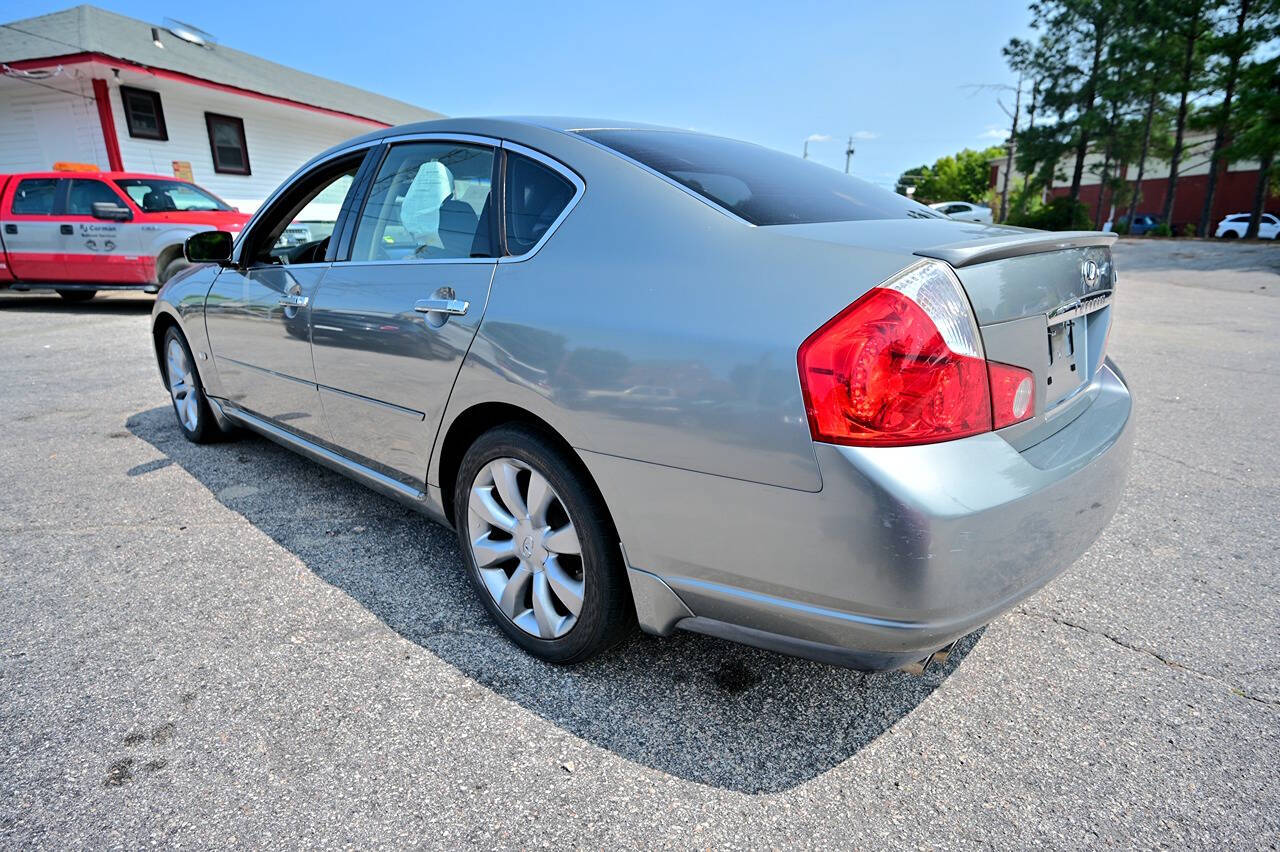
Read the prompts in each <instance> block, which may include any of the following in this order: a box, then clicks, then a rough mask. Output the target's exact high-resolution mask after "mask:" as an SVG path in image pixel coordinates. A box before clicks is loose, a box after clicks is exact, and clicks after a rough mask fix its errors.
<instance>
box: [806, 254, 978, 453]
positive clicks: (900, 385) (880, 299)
mask: <svg viewBox="0 0 1280 852" xmlns="http://www.w3.org/2000/svg"><path fill="white" fill-rule="evenodd" d="M798 359H799V367H800V381H801V385H802V387H803V389H804V396H805V406H806V408H807V410H808V414H809V428H810V431H811V432H812V434H813V437H814V440H817V441H826V442H829V443H836V444H853V445H858V446H901V445H904V444H925V443H932V442H936V441H947V440H951V439H953V438H962V437H964V436H966V435H974V434H977V433H979V432H986V431H989V430H990V429H991V426H992V410H991V389H990V385H989V379H988V375H987V362H986V359H985V358H984V357H983V355H982V348H981V343H980V342H979V339H978V330H977V326H976V324H975V322H974V320H973V315H972V312H971V310H970V308H969V303H968V300H967V299H966V298H965V296H964V293H963V291H962V290H961V289H960V283H959V282H958V281H956V280H955V278H954V275H953V274H952V273H951V272H950V269H948V268H947V267H946V266H945V265H943V264H940V263H936V262H932V261H926V262H924V263H922V264H918V265H916V266H914V267H911V268H910V269H908V270H906V271H904V272H903V273H902V274H900V275H899V276H896V277H895V278H894V279H891V280H890V281H888V282H886V283H885V284H882V285H881V286H879V287H876V288H874V289H872V290H871V291H870V292H869V293H867V294H866V295H865V296H863V297H862V298H861V299H859V300H858V301H856V302H854V303H853V304H852V305H850V306H849V307H848V308H846V309H845V310H844V311H842V312H841V313H840V314H839V315H837V316H836V317H835V318H834V319H832V320H830V321H829V322H828V323H826V325H824V326H823V327H822V328H820V329H818V330H817V331H816V332H814V333H813V334H812V335H810V336H809V338H808V339H807V340H806V341H805V342H804V343H803V344H802V345H801V347H800V351H799V355H798Z"/></svg>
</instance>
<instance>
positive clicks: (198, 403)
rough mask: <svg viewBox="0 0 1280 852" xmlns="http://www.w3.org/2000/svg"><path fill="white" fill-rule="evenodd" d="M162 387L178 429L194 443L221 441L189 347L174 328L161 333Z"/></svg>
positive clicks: (220, 435)
mask: <svg viewBox="0 0 1280 852" xmlns="http://www.w3.org/2000/svg"><path fill="white" fill-rule="evenodd" d="M160 352H161V357H162V358H163V361H164V378H165V384H166V385H167V386H168V388H169V398H170V399H171V400H172V402H173V413H174V414H175V415H176V416H177V418H178V428H179V429H181V430H182V434H183V435H184V436H185V437H186V439H187V440H188V441H191V442H192V443H193V444H210V443H213V442H214V441H218V440H221V439H222V437H223V432H222V430H221V429H219V428H218V424H217V422H216V421H215V420H214V419H213V411H212V410H211V409H210V408H209V400H208V398H207V397H206V396H205V395H204V385H203V384H202V383H201V382H200V373H199V372H198V371H197V370H196V359H195V358H193V357H191V347H189V346H188V345H187V339H186V338H185V337H184V336H183V334H182V332H181V331H179V330H178V327H177V326H170V327H169V329H168V330H167V331H166V332H165V333H164V343H163V348H162V349H161V350H160Z"/></svg>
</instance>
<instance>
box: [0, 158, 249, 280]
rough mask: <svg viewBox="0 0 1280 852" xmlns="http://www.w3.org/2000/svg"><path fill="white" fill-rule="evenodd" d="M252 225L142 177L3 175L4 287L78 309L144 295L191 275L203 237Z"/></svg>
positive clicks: (0, 237)
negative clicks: (116, 293) (186, 249)
mask: <svg viewBox="0 0 1280 852" xmlns="http://www.w3.org/2000/svg"><path fill="white" fill-rule="evenodd" d="M248 220H249V216H248V215H247V214H245V213H241V212H239V211H238V210H236V209H234V208H232V207H229V206H228V205H227V203H226V202H224V201H223V200H222V199H220V198H218V197H217V196H215V195H213V194H212V193H210V192H208V191H207V190H204V189H201V188H200V187H198V186H196V185H195V184H193V183H188V182H187V181H183V180H176V179H174V178H171V177H165V176H163V175H147V174H137V173H134V172H35V173H31V174H21V175H0V287H5V286H8V287H10V288H12V289H14V290H33V289H41V290H45V289H52V290H56V291H57V292H58V294H59V295H60V296H62V297H63V298H64V299H67V300H69V301H76V302H79V301H85V300H88V299H92V298H93V296H94V294H95V293H97V292H98V291H99V290H145V291H146V292H148V293H154V292H156V291H157V290H159V288H160V285H161V284H163V283H164V282H165V281H167V280H168V279H169V278H171V277H173V275H174V274H175V273H176V272H178V270H180V269H182V268H183V267H185V266H187V261H186V259H185V258H184V257H183V255H182V244H183V242H184V241H185V240H186V238H187V237H189V236H191V235H192V234H194V233H196V232H198V231H209V230H220V231H231V232H233V233H235V232H238V231H239V230H240V229H241V228H243V227H244V224H245V222H247V221H248Z"/></svg>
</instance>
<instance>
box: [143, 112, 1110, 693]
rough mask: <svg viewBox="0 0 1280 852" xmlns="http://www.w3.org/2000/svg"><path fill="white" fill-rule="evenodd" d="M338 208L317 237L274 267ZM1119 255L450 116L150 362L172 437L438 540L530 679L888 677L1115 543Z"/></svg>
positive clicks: (625, 133) (275, 202)
mask: <svg viewBox="0 0 1280 852" xmlns="http://www.w3.org/2000/svg"><path fill="white" fill-rule="evenodd" d="M593 128H596V129H593ZM602 128H603V129H602ZM339 181H345V182H346V183H345V186H346V187H347V189H346V198H345V199H344V202H343V204H342V205H341V207H340V210H341V212H340V214H339V218H338V220H337V222H336V223H335V226H334V228H333V231H332V233H331V234H330V235H329V236H328V237H325V238H321V239H319V240H316V241H314V242H313V243H311V244H306V245H303V246H300V247H297V248H295V249H290V250H287V251H285V252H283V253H281V252H280V251H279V250H278V249H276V248H275V246H276V243H277V240H278V237H279V235H280V234H282V233H283V232H284V231H285V230H286V229H287V228H288V226H289V224H290V222H291V221H292V220H293V218H294V216H295V211H296V210H298V209H299V208H300V207H302V206H304V205H306V204H307V203H308V200H309V199H311V198H313V197H316V196H317V195H318V194H321V193H325V192H328V191H330V187H332V186H334V185H337V182H339ZM779 187H785V188H786V191H785V192H782V191H779V189H778V188H779ZM491 188H492V189H493V190H494V191H492V192H491ZM499 190H500V191H499ZM1114 239H1115V237H1114V236H1113V235H1109V234H1101V233H1096V232H1059V233H1052V234H1048V233H1043V232H1035V231H1027V230H1025V229H1014V228H1003V227H991V226H986V227H982V226H975V225H972V224H965V223H959V222H955V221H952V220H949V219H947V218H945V217H942V216H940V215H939V214H937V213H935V212H934V211H932V210H930V209H929V208H927V207H924V206H922V205H920V204H917V203H915V202H913V201H911V200H910V199H907V198H904V197H902V196H899V195H896V194H894V193H892V192H888V191H885V190H881V189H878V188H876V187H873V186H871V185H869V184H866V183H864V182H862V181H859V180H857V179H854V178H851V177H849V176H846V175H843V174H840V173H839V172H836V171H833V170H831V169H827V168H825V167H822V166H817V165H814V164H813V163H810V162H806V161H803V160H801V159H798V158H795V157H790V156H788V155H785V154H781V153H778V152H775V151H772V150H769V149H766V148H761V147H758V146H755V145H749V144H746V143H742V142H736V141H733V140H729V139H721V138H716V137H712V136H705V135H701V134H697V133H688V132H680V131H666V130H661V129H655V128H651V127H649V128H643V127H631V126H620V125H618V124H617V123H616V122H610V123H601V122H590V121H581V122H578V121H566V120H552V119H546V120H506V119H504V120H498V119H472V120H467V119H449V120H442V121H436V122H429V123H422V124H414V125H409V126H404V127H398V128H393V129H388V130H383V131H378V132H376V133H373V134H370V135H368V136H364V137H361V138H358V139H355V140H352V141H351V142H349V143H346V144H344V145H341V146H338V147H336V148H333V149H331V150H329V151H328V152H326V153H324V154H322V155H320V156H318V157H317V158H315V159H314V160H312V161H311V162H310V163H308V164H306V165H305V166H304V167H303V168H302V169H301V170H299V171H298V172H297V173H296V174H295V175H294V176H292V177H291V178H289V179H288V180H287V181H286V182H285V184H284V185H283V186H282V187H281V188H280V189H278V190H277V191H276V193H275V194H274V195H273V196H272V197H271V198H270V199H268V200H267V202H266V203H265V204H264V205H263V206H262V208H261V209H260V210H259V211H258V212H257V213H256V214H255V216H254V218H253V220H252V221H251V222H250V223H249V224H248V225H247V226H246V228H245V230H244V231H243V232H242V233H241V235H240V237H239V239H236V240H234V242H233V237H232V235H231V234H230V233H226V232H217V231H211V232H206V233H201V234H196V235H194V236H192V237H190V238H189V239H188V240H187V247H186V251H187V256H188V257H189V258H190V259H191V260H192V261H198V262H205V263H208V264H209V265H207V266H203V267H201V268H199V269H196V270H194V271H192V272H191V273H189V274H187V275H184V276H183V277H181V278H180V279H177V280H174V281H172V282H170V283H169V284H168V285H167V286H166V287H165V288H164V289H163V290H162V291H161V292H160V295H159V297H158V299H157V302H156V306H155V310H154V313H153V323H152V335H153V341H154V345H155V351H156V355H157V359H158V363H159V367H160V372H161V375H162V377H163V379H164V381H165V383H166V385H167V387H168V390H169V392H170V395H171V397H172V400H173V407H174V411H175V413H176V415H177V420H178V426H179V428H180V429H181V431H182V432H183V434H184V435H186V437H187V438H188V439H190V440H192V441H195V442H206V441H212V440H215V439H219V438H222V437H224V436H225V435H226V434H228V433H231V432H233V431H234V430H235V429H236V428H237V427H247V428H248V429H251V430H253V431H256V432H259V433H261V434H262V435H265V436H267V437H268V438H270V439H272V440H275V441H277V442H279V443H281V444H282V445H284V446H286V447H289V448H291V449H293V450H296V451H297V452H299V453H301V454H302V455H304V456H307V457H309V458H311V459H313V460H315V461H318V462H320V463H321V464H325V465H328V466H329V467H332V468H333V469H335V470H338V471H340V472H342V473H344V474H346V475H348V476H350V477H352V478H354V479H356V480H357V481H360V482H362V483H364V484H366V485H368V486H370V487H371V488H373V489H375V490H377V491H380V492H382V493H384V494H386V495H389V496H391V497H394V498H396V499H398V500H401V501H403V502H404V503H406V504H408V505H410V506H412V507H414V508H415V509H417V510H419V511H421V512H423V513H425V514H426V515H428V516H430V517H432V518H434V519H436V520H438V521H440V522H441V523H445V524H448V525H451V526H452V527H453V528H454V529H455V530H456V532H457V535H458V539H459V542H460V545H461V553H462V559H463V560H464V566H463V567H464V570H465V571H466V573H467V576H468V577H469V578H470V581H471V583H472V585H473V587H474V589H475V591H476V594H477V595H478V597H479V599H480V601H481V602H482V604H483V606H484V607H485V608H486V609H487V610H488V613H489V615H490V616H491V617H492V618H493V620H494V621H495V622H496V623H497V624H498V626H499V627H500V628H501V629H502V630H503V631H504V632H505V633H506V634H507V636H509V637H510V638H511V639H512V640H513V641H514V642H515V643H517V644H518V645H519V646H521V647H522V648H524V649H525V650H527V651H528V652H530V653H531V654H534V655H536V656H538V657H541V658H543V659H545V660H551V661H555V662H561V663H568V662H576V661H580V660H584V659H586V658H588V657H590V656H591V655H593V654H596V653H598V652H600V651H602V650H603V649H605V648H608V647H609V646H611V645H612V644H614V643H615V642H617V641H619V640H620V639H622V638H623V637H625V636H627V635H628V633H629V632H630V631H631V629H632V628H633V626H634V625H635V624H636V623H637V622H638V623H639V626H640V627H641V628H642V629H644V630H646V631H648V632H651V633H656V634H668V633H670V632H671V631H672V630H674V629H675V628H683V629H687V630H693V631H698V632H702V633H706V634H711V635H713V636H718V637H722V638H727V639H732V640H735V641H739V642H746V643H748V644H752V645H758V646H761V647H765V648H771V649H774V650H778V651H783V652H786V653H791V654H798V655H800V656H805V657H811V658H815V659H819V660H825V661H828V662H832V663H839V664H843V665H848V666H854V667H857V668H862V669H872V670H881V669H892V668H895V667H900V666H904V665H909V664H913V663H914V664H917V665H918V664H919V661H922V660H928V659H930V658H932V657H933V655H935V653H938V652H941V651H942V650H943V649H946V648H948V647H949V646H950V644H951V643H952V642H954V640H956V639H957V638H958V637H960V636H963V635H965V634H967V633H969V632H970V631H972V630H974V629H975V628H977V627H979V626H981V625H983V624H985V623H987V622H988V621H990V620H991V619H992V618H994V617H995V616H996V615H997V614H999V613H1001V612H1003V611H1004V610H1006V609H1008V608H1009V607H1011V606H1013V605H1015V604H1016V603H1017V602H1018V601H1020V600H1022V599H1023V598H1025V597H1026V596H1027V595H1029V594H1031V593H1032V592H1033V591H1035V590H1036V589H1038V588H1039V587H1041V586H1042V585H1044V584H1045V583H1047V582H1048V581H1049V580H1050V579H1052V578H1053V577H1054V576H1055V575H1056V574H1058V573H1059V572H1060V571H1062V570H1063V569H1064V568H1065V567H1066V566H1068V565H1070V564H1071V562H1072V561H1074V560H1075V559H1076V557H1078V556H1079V555H1080V554H1081V553H1082V552H1084V550H1085V549H1086V548H1087V547H1088V546H1089V545H1090V543H1091V542H1092V541H1093V540H1094V538H1095V536H1097V535H1098V533H1099V532H1100V531H1101V530H1102V528H1103V527H1104V526H1105V525H1106V523H1107V521H1108V519H1109V518H1110V517H1111V514H1112V513H1113V512H1114V511H1115V509H1116V506H1117V504H1118V502H1119V500H1120V493H1121V489H1122V488H1123V484H1124V478H1125V472H1126V469H1127V466H1128V458H1129V452H1130V443H1131V440H1132V431H1133V430H1132V429H1131V428H1130V426H1129V424H1130V398H1129V391H1128V389H1127V387H1126V386H1125V382H1124V379H1123V377H1122V376H1121V374H1120V372H1119V370H1118V369H1117V368H1116V367H1115V366H1114V365H1113V364H1112V363H1111V361H1110V360H1108V359H1107V358H1106V357H1105V352H1104V347H1105V345H1106V341H1107V338H1108V331H1109V329H1110V325H1111V310H1112V309H1111V298H1112V294H1113V291H1114V287H1115V273H1114V271H1113V268H1112V263H1111V255H1110V249H1109V245H1110V244H1111V242H1112V241H1114ZM307 329H310V332H311V333H307ZM352 334H357V336H356V337H354V338H353V337H352V336H351V335H352ZM281 508H282V510H283V511H285V512H287V511H288V507H287V505H286V506H282V507H281Z"/></svg>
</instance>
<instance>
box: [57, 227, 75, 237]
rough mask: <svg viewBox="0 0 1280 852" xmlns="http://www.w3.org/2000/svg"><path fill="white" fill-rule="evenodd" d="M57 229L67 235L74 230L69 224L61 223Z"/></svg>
mask: <svg viewBox="0 0 1280 852" xmlns="http://www.w3.org/2000/svg"><path fill="white" fill-rule="evenodd" d="M59 230H61V231H62V233H63V234H65V235H66V236H68V237H69V236H71V235H72V234H74V233H75V231H73V230H72V229H71V226H70V225H63V226H62V227H61V228H60V229H59Z"/></svg>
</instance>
